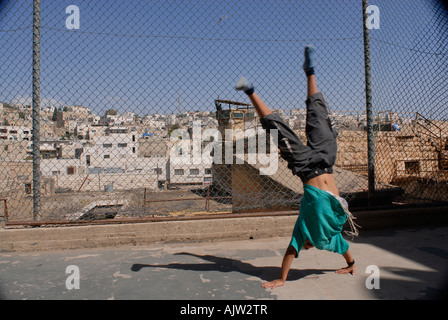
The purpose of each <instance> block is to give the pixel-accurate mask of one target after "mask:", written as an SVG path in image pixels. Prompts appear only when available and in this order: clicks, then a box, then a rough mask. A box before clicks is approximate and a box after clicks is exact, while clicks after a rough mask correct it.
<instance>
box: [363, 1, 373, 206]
mask: <svg viewBox="0 0 448 320" xmlns="http://www.w3.org/2000/svg"><path fill="white" fill-rule="evenodd" d="M368 2H369V1H368V0H362V17H363V19H362V21H363V31H364V32H363V33H364V70H365V88H366V113H367V152H368V174H369V191H368V198H369V206H370V205H371V204H372V200H373V195H374V193H375V143H374V136H373V135H374V132H373V110H372V83H371V73H370V31H369V28H368V27H367V24H366V22H367V18H368V16H367V7H368Z"/></svg>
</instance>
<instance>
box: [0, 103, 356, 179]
mask: <svg viewBox="0 0 448 320" xmlns="http://www.w3.org/2000/svg"><path fill="white" fill-rule="evenodd" d="M276 112H278V113H280V114H281V115H282V116H283V118H284V119H286V120H287V121H288V122H289V125H290V126H291V127H292V128H293V129H295V130H301V129H304V126H305V117H306V112H305V110H304V109H299V110H276ZM335 116H336V118H337V120H338V121H339V122H340V123H341V124H343V125H344V127H345V128H346V129H347V130H360V129H362V128H361V127H362V126H363V125H365V118H363V115H362V114H359V115H346V114H335ZM195 122H196V123H200V125H201V127H202V129H203V130H207V129H217V128H218V120H217V119H216V112H212V111H196V112H191V111H185V112H179V113H170V114H160V113H155V114H148V115H145V116H140V115H137V114H136V113H134V112H124V113H121V114H119V113H118V112H117V111H116V110H114V109H108V110H106V111H105V112H104V113H103V114H96V113H94V112H92V110H91V109H90V108H88V107H84V106H64V107H59V108H56V107H51V106H50V107H48V106H45V107H42V108H41V111H40V155H41V159H42V160H41V172H42V175H43V176H70V175H79V174H98V173H102V172H108V173H138V174H144V173H155V174H157V175H158V176H159V178H158V181H159V182H160V183H163V182H165V181H167V182H170V183H172V184H173V183H174V184H176V183H179V184H182V183H186V184H197V183H199V184H203V183H210V182H211V181H212V176H211V168H210V167H206V166H204V165H202V166H197V167H188V168H183V167H175V165H174V164H173V163H170V161H169V158H170V152H172V151H173V150H172V147H173V146H174V143H173V142H172V141H170V134H171V133H172V132H173V130H175V129H184V130H187V131H188V130H190V131H189V132H190V133H191V128H193V126H194V123H195ZM202 138H203V141H202V144H203V145H206V144H207V142H210V141H209V140H208V138H207V137H202ZM0 144H1V148H0V160H2V161H13V162H17V161H30V160H32V110H31V106H30V105H23V104H9V103H5V102H3V103H0ZM179 151H180V152H182V150H179ZM168 166H170V167H171V168H168ZM65 187H69V186H65Z"/></svg>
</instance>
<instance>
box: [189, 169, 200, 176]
mask: <svg viewBox="0 0 448 320" xmlns="http://www.w3.org/2000/svg"><path fill="white" fill-rule="evenodd" d="M198 175H199V169H190V176H198Z"/></svg>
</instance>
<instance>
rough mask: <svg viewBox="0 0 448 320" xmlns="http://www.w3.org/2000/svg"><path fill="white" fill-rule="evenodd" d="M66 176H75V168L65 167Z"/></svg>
mask: <svg viewBox="0 0 448 320" xmlns="http://www.w3.org/2000/svg"><path fill="white" fill-rule="evenodd" d="M67 174H70V175H72V174H75V167H67Z"/></svg>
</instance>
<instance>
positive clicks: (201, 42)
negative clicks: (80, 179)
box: [0, 0, 448, 119]
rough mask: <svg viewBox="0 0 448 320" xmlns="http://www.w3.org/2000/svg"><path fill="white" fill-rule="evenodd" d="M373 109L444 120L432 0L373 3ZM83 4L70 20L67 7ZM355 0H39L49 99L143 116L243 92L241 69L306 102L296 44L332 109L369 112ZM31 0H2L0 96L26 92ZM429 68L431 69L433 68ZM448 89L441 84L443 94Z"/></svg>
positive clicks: (277, 99)
mask: <svg viewBox="0 0 448 320" xmlns="http://www.w3.org/2000/svg"><path fill="white" fill-rule="evenodd" d="M370 4H374V5H377V6H378V7H379V9H380V12H381V14H380V17H381V25H380V29H379V30H371V50H372V83H373V85H374V90H373V92H374V109H375V110H376V111H384V110H388V109H392V110H394V111H397V112H403V113H404V112H416V111H420V112H421V113H424V114H426V115H428V116H431V117H437V118H440V117H441V118H446V119H448V115H447V111H446V107H445V109H443V108H444V107H443V106H446V102H447V93H446V91H445V90H443V88H444V84H446V74H447V73H446V72H442V71H443V68H446V67H445V66H446V62H447V40H446V39H447V33H448V31H447V27H446V23H447V21H446V19H445V20H444V19H441V17H443V16H445V18H446V13H441V12H440V11H437V10H436V9H435V8H437V3H436V2H434V1H431V0H419V1H406V0H377V1H373V0H372V1H370ZM69 5H76V6H78V8H79V10H80V28H79V29H78V30H68V29H67V28H66V19H67V18H68V17H69V14H67V13H66V12H65V11H66V8H67V7H68V6H69ZM361 8H362V7H361V1H354V0H350V1H349V0H338V1H334V0H315V1H312V2H310V1H306V0H303V1H285V0H257V1H256V0H252V1H251V0H239V1H215V0H208V1H205V0H199V1H198V0H195V1H173V0H168V1H161V0H159V1H144V0H126V1H118V0H96V1H87V0H69V1H62V0H42V32H41V33H42V39H41V46H42V49H41V50H42V51H41V54H42V56H41V60H42V62H41V79H42V83H41V98H42V104H43V105H44V106H48V105H53V106H64V105H83V106H86V107H89V108H91V109H92V111H93V112H95V113H97V114H103V113H104V111H105V110H107V109H110V108H114V109H116V110H118V111H119V112H126V111H132V112H135V113H137V114H139V115H142V116H143V115H145V114H153V113H175V112H177V110H178V107H179V99H178V98H179V96H180V109H181V111H182V112H183V111H197V110H203V111H214V110H215V109H214V100H215V99H218V98H219V99H230V100H237V101H241V102H248V101H247V97H245V96H244V95H242V94H241V93H238V92H236V91H235V90H234V85H235V83H236V82H237V80H238V78H239V77H240V76H243V75H244V76H246V77H247V78H248V79H250V80H251V81H252V82H253V83H254V84H255V86H256V90H257V93H259V95H260V96H261V97H262V99H263V100H265V102H266V103H267V104H268V106H270V107H272V108H279V109H295V108H304V106H305V104H304V101H305V99H306V82H305V77H304V74H303V71H302V69H301V66H302V63H303V48H304V46H305V45H306V44H308V43H312V44H313V45H314V46H315V47H316V49H317V64H318V67H317V68H316V74H317V79H318V84H319V87H320V89H321V90H322V91H323V92H324V93H325V95H326V97H327V100H328V101H329V103H330V107H331V108H332V109H334V110H336V111H355V112H363V111H365V87H364V60H363V57H364V51H363V50H364V49H363V31H362V18H361ZM31 31H32V0H21V1H18V0H2V1H0V48H1V49H0V101H3V102H13V103H14V102H29V101H30V97H31V95H32V93H31V87H32V85H31V83H32V82H31V79H32V78H31V75H32V73H31V66H32V64H31V63H32V58H31V54H32V42H31V39H32V34H31ZM428 70H434V72H433V73H432V74H429V75H428V72H427V71H428ZM444 91H445V92H444Z"/></svg>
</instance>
